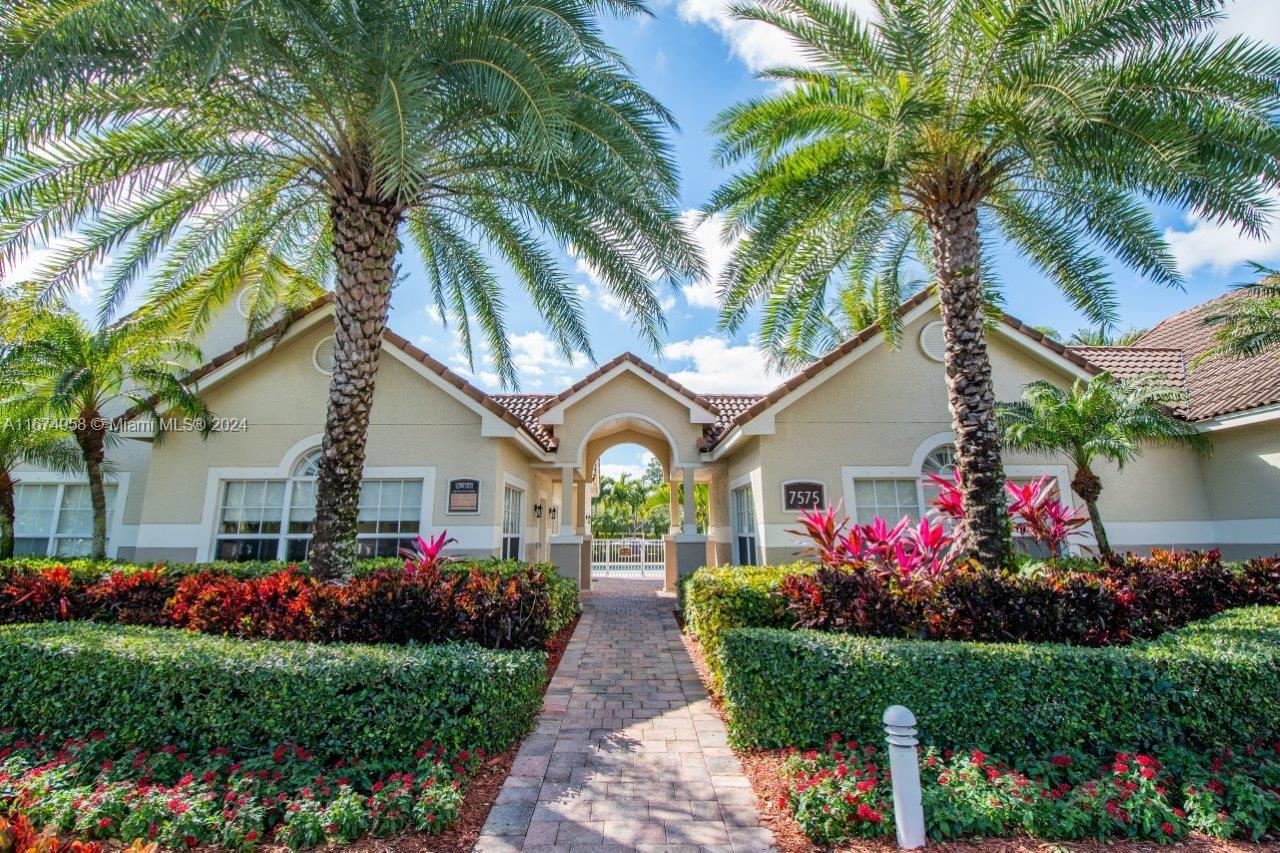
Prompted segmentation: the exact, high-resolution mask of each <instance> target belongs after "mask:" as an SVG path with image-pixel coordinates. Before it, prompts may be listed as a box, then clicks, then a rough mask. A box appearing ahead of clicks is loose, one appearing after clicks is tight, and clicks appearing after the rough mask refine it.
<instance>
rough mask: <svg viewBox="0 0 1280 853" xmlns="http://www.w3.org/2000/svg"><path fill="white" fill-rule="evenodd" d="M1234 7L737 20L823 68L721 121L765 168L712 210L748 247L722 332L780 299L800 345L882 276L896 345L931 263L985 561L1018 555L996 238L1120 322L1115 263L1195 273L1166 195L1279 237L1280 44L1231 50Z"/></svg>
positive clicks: (797, 6)
mask: <svg viewBox="0 0 1280 853" xmlns="http://www.w3.org/2000/svg"><path fill="white" fill-rule="evenodd" d="M1221 5H1222V4H1221V2H1219V1H1218V0H1066V2H1058V3H1027V2H1021V0H965V2H955V0H878V2H877V3H876V12H877V14H876V16H875V18H874V19H871V20H866V21H864V20H861V19H860V18H859V17H858V15H857V13H856V12H854V11H853V10H851V9H850V8H848V6H847V5H845V4H842V3H838V2H836V0H757V2H754V3H750V4H748V5H738V6H735V7H734V10H735V14H736V15H737V16H738V17H739V18H741V19H746V20H750V21H759V22H764V23H765V24H768V25H772V26H773V27H776V28H778V29H779V30H781V31H782V32H784V33H785V34H786V35H787V36H789V37H790V39H791V40H793V41H794V42H795V44H797V45H798V46H799V48H800V50H801V51H803V53H804V55H805V58H806V59H807V60H808V64H806V65H805V66H803V67H788V68H776V69H773V70H770V71H767V72H765V76H766V77H767V78H769V79H771V80H774V81H776V82H778V83H781V84H782V85H780V86H778V87H777V88H776V89H775V90H774V91H773V92H771V93H770V94H768V95H765V96H762V97H760V98H757V99H755V100H751V101H747V102H745V103H743V104H740V105H737V106H734V107H732V108H731V109H729V110H727V111H726V112H724V113H723V114H722V115H721V116H720V117H719V118H718V119H717V120H716V122H715V124H714V130H715V131H716V132H717V133H718V134H719V136H720V140H719V144H718V149H717V150H718V155H719V158H720V159H721V161H722V162H725V163H735V162H738V161H742V160H745V161H746V165H745V168H744V170H743V171H742V172H741V173H739V174H737V175H735V176H733V177H731V178H730V179H729V180H728V181H727V182H726V183H725V184H724V185H723V186H722V187H721V188H720V189H719V190H718V191H717V192H716V193H715V194H714V195H713V196H712V198H711V200H710V202H709V204H708V206H707V209H708V212H723V213H724V214H725V215H726V218H727V221H728V229H729V231H730V232H731V233H732V234H733V235H735V236H740V237H741V238H742V239H741V242H740V243H739V244H738V247H737V249H736V251H735V253H734V256H733V258H732V260H731V262H730V263H729V264H728V265H727V267H726V270H725V275H724V279H723V280H722V282H721V284H720V293H721V297H722V301H723V315H722V324H723V326H724V327H725V328H726V329H729V330H733V329H737V328H739V327H740V326H741V325H742V324H743V323H744V322H746V321H747V319H748V318H750V317H752V316H754V315H753V313H752V311H751V309H752V307H753V306H756V305H758V304H761V303H763V306H764V310H763V321H762V325H761V334H760V337H761V340H762V342H763V345H764V346H765V348H766V349H767V350H771V349H774V348H782V349H787V348H794V347H798V348H800V349H803V348H804V346H803V345H804V343H805V342H806V341H807V340H808V339H809V336H810V335H812V334H814V330H815V329H820V328H821V326H822V321H821V317H822V315H823V313H824V311H825V310H826V306H827V303H828V299H827V296H826V293H827V290H828V287H829V286H830V284H831V283H832V282H833V281H835V282H845V281H852V282H853V283H854V286H855V287H863V288H865V287H866V286H867V284H868V283H869V282H875V283H877V284H878V290H877V293H878V298H877V300H876V306H877V315H878V317H879V319H880V321H881V323H882V324H883V327H884V330H885V332H886V334H887V335H889V336H890V337H891V338H892V337H893V336H894V335H895V334H896V331H897V324H898V322H899V318H898V314H897V307H898V304H899V300H898V296H899V295H900V294H901V284H900V282H901V280H902V279H903V278H904V277H907V276H908V275H910V274H912V273H913V271H914V270H916V269H920V268H923V269H924V270H925V271H926V272H927V273H928V275H929V277H930V278H931V279H932V281H933V286H934V287H935V288H936V291H937V295H938V297H939V301H940V303H941V311H942V319H943V322H944V323H945V329H946V332H945V335H946V354H945V371H946V383H947V390H948V401H949V403H950V408H951V416H952V425H953V428H954V430H955V433H956V450H957V461H958V465H959V468H960V471H961V474H962V479H963V490H964V504H965V514H966V520H967V523H966V525H965V531H966V532H965V536H964V539H963V540H962V542H961V543H960V544H961V546H962V547H963V549H964V550H965V551H966V552H967V553H969V554H970V555H972V556H974V557H976V558H977V559H979V560H981V561H983V562H984V563H987V564H996V563H1002V562H1004V561H1005V560H1006V559H1007V555H1008V553H1009V547H1010V544H1009V536H1008V527H1007V515H1006V513H1005V511H1004V506H1003V504H1004V497H1003V491H1002V489H1003V483H1004V477H1003V476H1002V471H1001V462H1000V433H999V430H998V429H997V427H996V421H995V397H994V394H993V392H992V385H991V364H990V361H989V359H988V356H987V347H986V336H985V334H984V328H983V320H984V312H983V299H982V293H983V289H984V283H985V285H986V286H987V287H988V288H990V287H992V284H993V283H992V282H991V278H992V274H993V272H994V270H993V268H992V264H991V260H990V258H991V255H990V251H989V249H990V247H991V246H992V245H993V244H994V243H995V241H997V240H999V239H1003V240H1005V241H1008V242H1009V243H1010V244H1012V245H1014V246H1016V247H1017V248H1018V249H1019V250H1021V251H1022V252H1023V254H1025V255H1026V256H1027V258H1028V259H1029V260H1030V262H1031V263H1032V264H1033V265H1034V266H1036V267H1037V268H1039V269H1040V270H1041V271H1042V272H1043V273H1045V274H1046V275H1047V276H1048V277H1049V278H1050V279H1052V280H1053V281H1054V282H1055V283H1056V284H1057V285H1058V286H1059V287H1060V288H1061V289H1062V290H1063V292H1064V293H1065V294H1066V296H1067V298H1068V299H1069V301H1070V302H1071V303H1072V304H1073V305H1074V306H1075V307H1076V308H1078V309H1079V310H1080V311H1081V312H1082V313H1083V314H1084V315H1085V316H1086V317H1087V318H1088V320H1089V321H1090V322H1091V323H1093V324H1094V325H1108V326H1113V325H1114V323H1115V320H1116V298H1115V293H1114V289H1113V286H1112V280H1111V277H1110V275H1109V274H1108V272H1107V264H1106V262H1105V261H1104V259H1103V257H1102V254H1101V252H1106V253H1107V254H1108V255H1110V256H1112V257H1114V258H1116V259H1118V260H1120V261H1121V262H1123V263H1125V264H1126V265H1128V266H1130V267H1133V268H1134V269H1136V270H1137V271H1139V272H1140V273H1142V274H1143V275H1145V276H1146V277H1148V278H1150V279H1151V280H1153V281H1155V282H1157V283H1160V284H1163V285H1177V284H1179V283H1180V281H1181V279H1180V277H1179V274H1178V271H1177V269H1176V266H1175V263H1174V259H1173V257H1172V255H1171V254H1170V251H1169V248H1168V246H1167V245H1166V243H1165V240H1164V238H1163V235H1162V233H1161V230H1160V229H1159V228H1158V227H1157V224H1156V222H1155V220H1154V218H1153V216H1152V213H1151V211H1150V209H1149V207H1148V204H1149V203H1150V202H1151V201H1153V200H1154V201H1155V202H1159V203H1165V204H1176V205H1180V206H1184V207H1189V208H1191V209H1194V210H1196V211H1198V212H1200V213H1201V214H1203V215H1206V216H1208V217H1209V218H1212V219H1215V220H1220V221H1225V222H1230V223H1232V224H1233V225H1236V226H1239V227H1240V228H1241V229H1242V230H1243V231H1245V232H1246V233H1248V234H1252V235H1257V234H1260V233H1262V232H1263V229H1264V225H1265V223H1266V215H1267V212H1268V211H1269V210H1270V209H1271V207H1272V204H1271V202H1270V201H1269V198H1268V194H1269V193H1270V192H1271V191H1272V190H1273V189H1274V188H1276V187H1277V186H1280V131H1278V130H1277V126H1276V123H1275V119H1274V116H1275V115H1276V112H1277V109H1278V108H1280V85H1278V84H1280V51H1278V50H1276V49H1274V48H1271V47H1265V46H1263V45H1261V44H1258V43H1257V42H1254V41H1251V40H1249V39H1245V38H1232V39H1228V40H1218V39H1215V38H1214V37H1213V35H1212V34H1211V33H1210V32H1209V28H1210V27H1211V26H1212V25H1213V23H1214V21H1215V20H1216V19H1218V18H1219V17H1220V15H1221ZM788 342H790V344H789V343H788Z"/></svg>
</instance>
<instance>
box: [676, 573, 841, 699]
mask: <svg viewBox="0 0 1280 853" xmlns="http://www.w3.org/2000/svg"><path fill="white" fill-rule="evenodd" d="M816 568H817V567H816V566H814V565H813V564H812V563H797V564H795V565H792V566H719V567H716V568H711V567H707V568H702V569H698V571H696V572H694V573H693V574H692V575H689V576H687V578H686V579H682V580H683V583H682V585H681V587H680V589H681V590H682V591H683V593H684V595H683V598H684V606H683V614H684V623H685V628H686V630H688V631H690V632H692V633H693V635H694V636H696V637H697V638H698V642H699V643H701V644H702V651H703V653H704V654H705V655H706V661H707V665H708V667H709V668H710V670H711V679H712V682H713V684H715V685H716V686H717V687H718V685H719V658H718V657H717V655H716V652H717V650H718V649H719V647H720V636H721V635H722V634H723V633H724V632H725V631H728V630H730V629H731V628H738V627H750V628H755V627H778V628H781V627H789V626H790V625H791V623H792V621H793V620H792V617H791V616H790V615H789V614H788V613H787V605H786V600H785V599H783V598H782V596H780V595H779V590H780V588H781V586H782V583H783V581H784V580H786V578H787V577H788V576H789V575H802V574H806V573H809V572H812V571H814V570H815V569H816Z"/></svg>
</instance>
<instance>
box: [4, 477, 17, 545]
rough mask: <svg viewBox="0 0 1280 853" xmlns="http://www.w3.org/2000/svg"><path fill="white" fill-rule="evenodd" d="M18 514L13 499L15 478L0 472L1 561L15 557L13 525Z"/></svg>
mask: <svg viewBox="0 0 1280 853" xmlns="http://www.w3.org/2000/svg"><path fill="white" fill-rule="evenodd" d="M16 515H17V512H16V509H15V506H14V499H13V477H11V476H10V475H9V472H8V471H0V560H8V559H9V558H10V557H12V556H13V525H14V518H15V517H16Z"/></svg>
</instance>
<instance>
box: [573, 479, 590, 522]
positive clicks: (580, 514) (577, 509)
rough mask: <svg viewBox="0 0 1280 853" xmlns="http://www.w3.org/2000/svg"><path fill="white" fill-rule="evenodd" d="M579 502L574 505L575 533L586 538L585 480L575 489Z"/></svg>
mask: <svg viewBox="0 0 1280 853" xmlns="http://www.w3.org/2000/svg"><path fill="white" fill-rule="evenodd" d="M574 492H576V493H577V501H576V503H574V505H573V529H574V532H575V533H578V534H580V535H583V536H585V535H586V533H587V481H586V480H583V481H582V482H581V483H578V485H577V486H575V487H574Z"/></svg>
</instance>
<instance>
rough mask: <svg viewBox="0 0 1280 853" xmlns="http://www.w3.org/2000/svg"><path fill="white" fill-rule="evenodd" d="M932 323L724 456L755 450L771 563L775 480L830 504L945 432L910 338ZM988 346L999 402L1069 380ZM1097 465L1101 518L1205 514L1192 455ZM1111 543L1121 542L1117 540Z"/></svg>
mask: <svg viewBox="0 0 1280 853" xmlns="http://www.w3.org/2000/svg"><path fill="white" fill-rule="evenodd" d="M934 319H936V315H935V314H926V315H924V316H923V317H920V318H918V319H917V320H915V321H914V322H912V323H911V324H909V325H908V326H907V327H906V329H905V330H904V333H903V337H902V345H901V348H900V349H898V350H893V349H891V348H889V347H888V346H885V345H883V344H881V345H878V346H876V347H874V348H872V349H871V350H870V351H868V352H866V354H864V355H863V356H861V357H860V358H858V359H856V360H855V361H853V362H852V363H850V364H849V365H848V366H847V367H846V368H845V369H844V370H843V371H842V372H840V373H838V374H836V375H834V376H832V377H831V378H830V379H828V380H827V381H825V382H823V383H822V384H821V385H818V386H817V387H815V388H813V390H811V391H809V392H808V393H807V394H805V395H804V396H802V397H801V398H800V399H798V400H797V401H796V402H794V403H792V404H791V405H789V406H788V407H786V408H785V409H782V410H781V411H779V412H778V413H777V414H776V417H775V419H774V424H775V432H774V433H773V434H772V435H761V436H759V437H758V439H757V441H758V449H757V448H753V447H752V446H751V445H744V446H743V447H742V448H740V449H739V448H734V449H733V451H732V452H731V453H730V454H729V456H728V459H729V465H730V470H731V472H737V471H741V470H745V469H747V468H750V467H753V465H752V463H751V459H752V458H753V457H755V456H757V455H758V458H759V467H760V481H761V489H760V495H759V496H758V497H757V501H758V502H762V504H763V512H762V516H761V518H760V520H761V521H762V522H763V527H762V529H763V530H764V532H765V538H766V545H767V556H768V558H769V559H770V560H772V561H779V560H786V559H791V558H793V557H794V555H795V553H796V546H795V544H794V539H793V537H789V536H786V535H784V533H783V528H784V527H789V526H793V525H794V522H795V518H796V516H795V514H794V513H787V512H784V511H783V509H782V483H783V482H784V481H787V480H794V479H811V480H817V481H819V482H823V483H825V484H826V488H827V495H828V499H829V500H830V501H831V502H835V501H837V500H840V499H842V498H843V497H844V489H845V483H844V482H843V481H842V476H841V468H842V467H845V466H850V467H870V466H902V467H907V466H910V465H912V462H913V456H915V455H917V453H918V451H919V452H924V451H926V450H927V448H923V446H922V445H923V443H924V442H926V440H927V439H929V438H930V437H932V436H936V435H938V434H941V433H949V432H950V429H951V417H950V413H949V410H948V407H947V392H946V385H945V380H944V375H943V369H942V365H941V364H940V363H938V362H936V361H933V360H931V359H929V358H928V357H926V356H925V355H924V354H923V353H922V352H921V350H920V348H919V344H918V341H919V335H920V330H921V329H922V328H923V326H924V325H925V324H926V323H928V322H931V321H933V320H934ZM988 347H989V352H990V357H991V362H992V378H993V381H994V384H995V389H996V395H997V399H998V400H1001V401H1013V400H1016V399H1018V398H1019V397H1020V396H1021V392H1022V389H1023V388H1024V387H1025V386H1026V385H1027V384H1028V383H1030V382H1032V381H1036V380H1048V381H1051V382H1055V383H1060V384H1064V385H1065V384H1068V383H1070V382H1071V381H1072V376H1071V374H1070V373H1068V372H1067V370H1066V369H1065V368H1064V367H1061V366H1059V365H1056V364H1053V363H1050V362H1049V361H1047V360H1046V359H1044V358H1041V357H1038V356H1036V355H1034V354H1032V352H1030V351H1028V350H1027V349H1026V348H1024V347H1022V346H1021V345H1020V344H1018V343H1015V342H1014V341H1011V340H1010V339H1009V338H1007V337H1006V336H1005V335H1003V334H1002V333H1000V332H993V333H989V334H988ZM1004 461H1005V464H1006V465H1009V466H1045V465H1058V466H1065V465H1066V464H1067V460H1066V459H1065V458H1046V457H1042V456H1034V455H1028V454H1022V453H1017V452H1006V454H1005V457H1004ZM1253 467H1255V468H1256V467H1257V466H1253ZM1100 469H1101V470H1100V471H1099V474H1100V475H1101V477H1102V479H1103V484H1104V492H1103V503H1102V507H1103V512H1104V517H1105V518H1106V519H1107V520H1109V521H1114V522H1117V523H1121V527H1120V528H1119V529H1123V527H1124V523H1138V522H1148V521H1182V520H1188V519H1206V518H1208V517H1209V506H1208V503H1207V501H1206V498H1205V492H1204V488H1203V487H1202V485H1201V482H1200V462H1199V461H1198V460H1197V459H1196V457H1195V456H1194V454H1191V453H1189V452H1186V451H1182V450H1174V449H1163V448H1155V447H1153V448H1150V449H1148V451H1147V453H1146V454H1145V455H1144V456H1143V458H1141V459H1140V460H1138V461H1136V462H1134V463H1132V464H1131V465H1129V466H1126V468H1125V470H1124V472H1123V473H1121V472H1118V471H1116V470H1114V469H1113V468H1110V467H1108V466H1100ZM1067 473H1068V475H1069V474H1070V470H1069V469H1068V472H1067ZM731 476H736V474H731ZM1064 485H1065V484H1064ZM1153 496H1158V499H1153ZM1073 501H1074V498H1073ZM1136 532H1137V528H1136V526H1135V533H1136ZM1172 535H1175V536H1176V534H1172ZM1120 544H1122V545H1123V544H1128V543H1127V542H1125V541H1124V539H1123V537H1121V541H1120ZM1135 544H1137V543H1135ZM1191 544H1197V543H1191Z"/></svg>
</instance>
